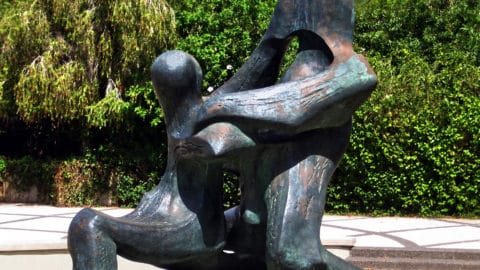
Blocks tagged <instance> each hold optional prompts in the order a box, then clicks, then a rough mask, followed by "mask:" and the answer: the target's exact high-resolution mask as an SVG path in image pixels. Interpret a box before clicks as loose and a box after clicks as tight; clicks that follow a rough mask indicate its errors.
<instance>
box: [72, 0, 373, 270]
mask: <svg viewBox="0 0 480 270" xmlns="http://www.w3.org/2000/svg"><path fill="white" fill-rule="evenodd" d="M353 16H354V14H353V0H335V1H332V0H279V1H278V3H277V6H276V9H275V12H274V15H273V17H272V20H271V23H270V26H269V28H268V29H267V31H266V33H265V35H264V37H263V39H262V40H261V41H260V43H259V45H258V47H257V48H256V49H255V51H254V52H253V53H252V55H251V57H250V59H249V60H248V61H247V62H246V63H245V64H244V65H243V66H242V67H241V68H240V70H239V71H238V72H237V73H236V74H235V75H234V76H233V77H232V78H231V79H230V80H228V81H227V82H226V83H225V84H224V85H223V86H222V87H220V88H219V89H217V90H216V91H214V92H213V93H212V94H211V95H210V96H207V97H202V96H201V93H200V90H201V89H200V87H201V85H202V71H201V69H200V66H199V65H198V63H197V62H196V60H195V59H194V58H193V57H192V56H190V55H188V54H186V53H183V52H180V51H169V52H165V53H163V54H162V55H160V56H159V57H158V58H157V59H156V60H155V62H154V63H153V65H152V80H153V83H154V87H155V90H156V94H157V97H158V99H159V102H160V104H161V106H162V108H163V110H164V113H165V121H166V126H167V134H168V162H167V167H166V170H165V173H164V175H163V177H162V179H161V181H160V183H159V184H158V186H157V187H156V188H155V189H153V190H152V191H150V192H148V193H147V194H146V195H145V196H144V197H143V199H142V200H141V202H140V204H139V206H138V207H137V208H136V209H135V210H134V211H133V212H132V213H130V214H129V215H127V216H124V217H121V218H113V217H110V216H107V215H104V214H102V213H100V212H97V211H95V210H92V209H89V208H87V209H83V210H82V211H81V212H79V213H78V214H77V215H76V216H75V218H74V219H73V221H72V223H71V225H70V229H69V234H68V246H69V250H70V253H71V256H72V259H73V265H74V266H73V268H74V269H89V270H90V269H116V267H117V266H116V265H117V262H116V255H117V254H119V255H121V256H123V257H125V258H128V259H131V260H135V261H139V262H144V263H149V264H153V265H156V266H159V267H164V268H167V269H245V268H247V267H250V268H251V269H358V268H356V267H355V266H353V265H351V264H349V263H347V262H345V261H343V260H341V259H340V258H338V257H336V256H334V255H333V254H331V253H330V252H328V251H327V250H326V249H325V247H324V246H323V245H322V244H321V242H320V238H319V230H320V224H321V219H322V216H323V211H324V205H325V197H326V188H327V185H328V181H329V179H330V177H331V176H332V174H333V172H334V170H335V168H336V166H337V164H338V162H339V160H340V158H341V156H342V155H343V153H344V151H345V148H346V146H347V144H348V140H349V136H350V129H351V116H352V113H353V112H354V111H355V110H356V109H357V108H358V106H360V105H361V104H362V103H363V102H364V101H365V100H366V99H367V98H368V96H369V95H370V93H371V91H372V90H373V89H374V88H375V85H376V76H375V74H374V72H373V71H372V70H371V68H370V66H369V64H368V63H367V61H366V60H365V59H364V58H363V57H362V56H361V55H358V54H356V53H355V52H354V51H353V47H352V30H353ZM293 37H297V38H298V41H299V50H298V52H297V55H296V59H295V61H294V62H293V64H292V65H291V66H290V67H289V68H288V70H287V72H286V73H285V74H284V75H283V77H282V78H280V79H278V77H279V66H280V64H281V60H282V57H283V56H284V54H285V50H286V48H287V47H288V45H289V42H290V41H291V39H292V38H293ZM225 169H229V170H233V171H234V172H236V173H237V174H238V175H239V179H240V183H241V189H242V199H241V203H240V205H239V206H237V207H235V208H233V209H230V210H227V211H226V212H225V213H224V212H223V209H222V180H223V171H224V170H225ZM223 250H230V251H233V253H232V252H228V253H225V252H223Z"/></svg>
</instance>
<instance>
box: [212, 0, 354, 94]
mask: <svg viewBox="0 0 480 270" xmlns="http://www.w3.org/2000/svg"><path fill="white" fill-rule="evenodd" d="M353 16H354V12H353V0H334V1H332V0H279V1H278V2H277V5H276V7H275V11H274V13H273V16H272V18H271V20H270V24H269V26H268V29H267V31H266V32H265V34H264V36H263V37H262V40H261V41H260V43H259V45H258V46H257V48H256V49H255V50H254V51H253V53H252V55H251V56H250V57H249V59H248V61H247V62H246V63H245V64H244V65H243V66H242V67H241V68H240V69H239V70H238V71H237V72H236V73H235V74H234V75H233V76H232V78H230V79H229V80H228V81H227V82H225V83H224V84H223V85H222V86H221V87H220V88H218V89H217V90H215V91H214V92H213V93H212V95H213V96H215V95H222V94H226V93H232V92H241V91H246V90H248V89H254V88H261V87H267V86H270V85H273V84H274V83H275V82H276V81H277V79H278V75H279V68H280V64H281V61H282V58H283V56H284V53H285V50H286V48H287V46H288V44H289V42H290V38H292V37H293V36H296V35H297V33H298V32H300V31H309V32H312V33H315V35H317V36H318V37H319V38H321V39H322V40H323V42H325V43H326V45H327V47H328V49H326V50H330V52H331V53H332V54H333V57H334V60H335V61H337V62H342V61H344V60H345V59H348V58H349V57H350V56H351V55H352V53H353V47H352V39H353ZM316 45H318V44H316ZM317 49H318V48H317ZM322 49H325V48H322ZM325 53H327V52H325Z"/></svg>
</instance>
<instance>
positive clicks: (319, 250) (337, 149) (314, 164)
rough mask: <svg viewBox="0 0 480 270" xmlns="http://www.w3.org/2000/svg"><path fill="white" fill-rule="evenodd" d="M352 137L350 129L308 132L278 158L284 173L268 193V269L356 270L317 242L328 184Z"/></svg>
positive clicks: (281, 172)
mask: <svg viewBox="0 0 480 270" xmlns="http://www.w3.org/2000/svg"><path fill="white" fill-rule="evenodd" d="M348 133H349V132H348V127H342V128H338V129H332V130H318V131H314V132H310V133H309V134H303V135H302V136H300V138H298V139H297V141H295V142H292V143H289V144H288V145H286V147H285V148H283V149H281V150H280V151H279V152H278V153H277V155H278V156H279V157H278V158H276V159H277V161H278V163H277V164H278V165H277V167H276V168H275V169H276V170H278V171H279V172H280V174H279V175H278V176H276V177H275V178H274V180H273V181H272V183H271V185H270V186H269V188H268V190H267V194H266V203H267V208H268V222H267V244H266V249H267V254H266V257H267V258H266V259H267V265H268V269H332V270H333V269H338V270H346V269H358V268H356V267H355V266H353V265H351V264H349V263H347V262H345V261H343V260H341V259H340V258H338V257H336V256H334V255H333V254H331V253H330V252H328V251H327V250H326V249H325V247H324V246H323V245H322V244H321V242H320V237H319V234H320V225H321V220H322V216H323V212H324V205H325V200H326V190H327V185H328V181H329V179H330V177H331V176H332V174H333V172H334V170H335V168H336V164H337V163H338V160H339V158H340V156H341V154H342V153H343V151H344V148H345V146H346V143H347V141H348V140H345V139H346V138H348ZM335 137H336V138H335ZM280 157H281V158H283V159H285V161H282V160H281V158H280ZM285 168H287V170H284V169H285Z"/></svg>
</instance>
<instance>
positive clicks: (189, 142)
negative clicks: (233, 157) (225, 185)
mask: <svg viewBox="0 0 480 270" xmlns="http://www.w3.org/2000/svg"><path fill="white" fill-rule="evenodd" d="M255 145H256V144H255V142H254V141H253V140H252V139H251V138H250V137H248V136H247V135H245V134H244V133H243V132H242V131H241V130H240V129H239V128H238V127H236V126H234V125H232V124H230V123H223V122H219V123H215V124H212V125H209V126H207V127H206V128H204V129H202V130H201V131H199V132H198V133H196V134H195V135H194V136H192V137H190V138H187V139H182V140H178V141H177V142H176V147H175V150H174V151H175V154H176V155H177V156H178V157H179V158H183V159H188V158H198V157H201V158H216V157H221V156H224V155H227V154H229V153H232V152H234V151H236V150H240V149H245V148H250V147H254V146H255Z"/></svg>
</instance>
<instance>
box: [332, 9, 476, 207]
mask: <svg viewBox="0 0 480 270" xmlns="http://www.w3.org/2000/svg"><path fill="white" fill-rule="evenodd" d="M479 10H480V2H478V1H476V0H462V1H443V0H430V1H412V0H391V1H382V0H369V1H360V2H359V3H358V4H357V29H356V32H357V35H356V41H357V44H356V45H357V49H358V50H359V51H364V53H365V54H367V56H368V58H369V61H370V62H371V63H372V65H373V67H374V70H375V71H376V72H377V74H378V77H379V82H380V83H379V85H378V87H377V90H376V91H375V92H374V94H373V96H372V97H371V99H370V100H369V101H368V102H367V104H365V105H364V106H362V107H361V109H360V110H359V111H358V112H357V113H356V116H355V118H354V120H355V125H354V131H353V135H352V138H351V145H350V148H349V149H348V152H347V155H346V157H345V159H344V161H343V163H342V164H341V167H340V168H339V171H338V172H337V175H336V177H335V180H334V182H333V185H332V187H331V192H330V194H329V208H330V209H332V210H336V211H341V212H343V211H355V212H362V213H388V214H397V213H403V214H421V215H438V214H444V215H455V214H463V215H469V214H470V215H477V216H478V215H479V214H480V201H479V200H480V117H479V115H480V114H479V113H480V34H479V33H480V13H479Z"/></svg>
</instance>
